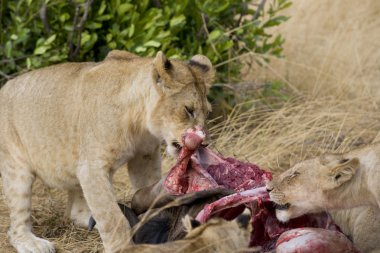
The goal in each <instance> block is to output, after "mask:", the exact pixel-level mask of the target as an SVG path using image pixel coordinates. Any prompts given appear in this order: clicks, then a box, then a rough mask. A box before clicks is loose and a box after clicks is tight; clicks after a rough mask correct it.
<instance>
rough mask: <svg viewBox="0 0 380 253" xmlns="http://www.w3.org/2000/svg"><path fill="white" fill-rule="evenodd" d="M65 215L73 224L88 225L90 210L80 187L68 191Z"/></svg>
mask: <svg viewBox="0 0 380 253" xmlns="http://www.w3.org/2000/svg"><path fill="white" fill-rule="evenodd" d="M66 215H67V216H69V217H70V218H71V219H72V220H73V221H74V223H75V224H77V225H79V226H82V227H88V222H89V219H90V217H91V211H90V209H89V207H88V205H87V202H86V199H85V198H84V196H83V192H82V190H81V189H77V190H70V191H68V201H67V209H66Z"/></svg>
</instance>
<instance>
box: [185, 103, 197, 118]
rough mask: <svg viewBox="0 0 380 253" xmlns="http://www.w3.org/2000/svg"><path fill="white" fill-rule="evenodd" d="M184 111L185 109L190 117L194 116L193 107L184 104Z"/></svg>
mask: <svg viewBox="0 0 380 253" xmlns="http://www.w3.org/2000/svg"><path fill="white" fill-rule="evenodd" d="M185 111H186V113H187V115H189V117H190V118H192V119H194V118H195V113H194V108H191V107H187V106H185Z"/></svg>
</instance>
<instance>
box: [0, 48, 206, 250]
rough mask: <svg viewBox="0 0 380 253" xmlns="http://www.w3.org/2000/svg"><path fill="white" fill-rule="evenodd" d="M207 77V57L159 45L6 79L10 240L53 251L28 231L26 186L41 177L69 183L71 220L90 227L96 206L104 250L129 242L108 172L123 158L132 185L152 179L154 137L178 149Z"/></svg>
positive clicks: (196, 116)
mask: <svg viewBox="0 0 380 253" xmlns="http://www.w3.org/2000/svg"><path fill="white" fill-rule="evenodd" d="M213 75H214V73H213V70H212V66H211V63H210V61H209V60H208V59H207V58H206V57H204V56H194V57H193V58H192V60H191V61H190V62H183V61H179V60H170V61H169V60H167V59H166V57H165V55H164V54H163V53H162V52H159V53H157V55H156V57H155V58H140V57H138V56H136V55H134V54H131V53H128V52H123V51H112V52H110V53H109V55H108V57H107V58H106V59H105V60H104V61H103V62H100V63H66V64H60V65H55V66H51V67H47V68H43V69H40V70H35V71H32V72H29V73H27V74H24V75H21V76H19V77H17V78H15V79H13V80H11V81H9V82H8V83H7V84H6V85H5V86H4V87H3V88H2V89H1V90H0V122H1V124H0V172H1V176H2V179H3V186H4V193H5V196H6V199H7V201H8V205H9V208H10V218H11V227H10V230H9V233H8V234H9V237H10V241H11V243H12V244H13V246H14V247H15V248H16V249H17V250H18V251H19V252H35V253H36V252H52V251H54V248H53V246H52V245H51V244H50V243H49V242H48V241H46V240H42V239H40V238H37V237H35V236H34V235H33V234H32V232H31V222H30V210H31V187H32V184H33V182H34V179H35V178H36V177H39V178H41V179H42V181H43V182H44V183H45V184H47V185H48V186H50V187H55V188H60V189H64V190H68V193H69V201H68V208H67V213H68V214H69V215H70V216H71V218H72V219H73V220H74V221H75V222H76V223H78V224H80V225H87V222H88V218H89V217H90V215H91V213H92V215H93V216H94V217H95V219H96V221H97V223H98V224H97V227H98V230H99V232H100V235H101V238H102V240H103V243H104V247H105V250H106V252H115V251H117V250H121V249H122V248H123V247H125V246H124V245H125V238H126V236H128V232H129V225H128V223H127V221H126V220H125V218H124V217H123V215H122V213H121V211H120V209H119V207H118V206H117V204H116V198H115V196H114V193H113V190H112V183H111V182H112V175H113V174H114V172H115V171H116V169H118V168H119V167H121V166H122V165H124V164H127V165H128V172H129V176H130V181H131V184H132V186H133V187H135V188H141V187H143V186H145V185H149V184H152V183H154V182H156V181H157V180H158V179H159V178H160V173H161V170H160V169H161V168H160V167H161V161H160V153H159V147H160V143H161V142H162V141H163V140H165V141H166V143H167V144H168V151H169V153H170V154H176V152H177V149H176V148H175V147H174V146H173V144H172V143H173V142H179V143H180V142H181V135H182V133H184V132H185V130H186V129H187V128H190V127H194V126H200V127H204V124H205V119H206V117H207V114H208V111H209V110H210V109H209V104H208V102H207V98H206V95H207V90H208V88H209V87H210V81H211V80H212V77H213ZM185 106H186V107H187V108H191V110H192V114H189V112H188V111H186V110H185ZM87 204H88V206H87ZM90 210H91V211H90Z"/></svg>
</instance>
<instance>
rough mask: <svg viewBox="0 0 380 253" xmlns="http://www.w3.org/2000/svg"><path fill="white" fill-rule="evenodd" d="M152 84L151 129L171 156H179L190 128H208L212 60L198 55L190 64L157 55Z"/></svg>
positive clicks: (212, 74)
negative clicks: (153, 92) (153, 98)
mask: <svg viewBox="0 0 380 253" xmlns="http://www.w3.org/2000/svg"><path fill="white" fill-rule="evenodd" d="M152 77H153V82H154V86H155V88H156V89H155V90H156V91H157V93H158V96H159V98H158V100H157V103H156V104H155V105H154V107H153V109H152V110H151V111H150V113H149V119H148V124H149V126H148V127H149V129H150V131H151V132H152V133H153V134H154V135H155V136H157V137H159V138H162V139H164V140H165V141H166V143H167V145H168V148H167V150H168V153H169V154H171V155H176V154H177V153H178V150H179V149H180V147H181V138H182V134H183V133H185V131H186V130H187V129H188V128H193V127H197V128H199V129H204V128H205V121H206V118H207V116H208V114H209V113H210V111H211V106H210V104H209V102H208V101H207V93H208V90H209V88H210V86H211V83H212V80H213V78H214V70H213V67H212V64H211V62H210V60H209V59H208V58H207V57H206V56H203V55H195V56H194V57H192V58H191V60H190V61H188V62H185V61H180V60H175V59H171V60H169V59H167V58H166V57H165V55H164V54H163V53H162V52H158V53H157V55H156V57H155V59H154V60H153V73H152Z"/></svg>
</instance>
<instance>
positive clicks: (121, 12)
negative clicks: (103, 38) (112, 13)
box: [117, 3, 133, 16]
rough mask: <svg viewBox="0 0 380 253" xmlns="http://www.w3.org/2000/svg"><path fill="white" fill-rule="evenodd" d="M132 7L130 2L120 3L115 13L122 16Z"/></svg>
mask: <svg viewBox="0 0 380 253" xmlns="http://www.w3.org/2000/svg"><path fill="white" fill-rule="evenodd" d="M132 8H133V4H130V3H124V4H121V5H120V6H119V8H118V9H117V14H119V16H123V15H124V14H126V12H127V11H129V10H131V9H132Z"/></svg>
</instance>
